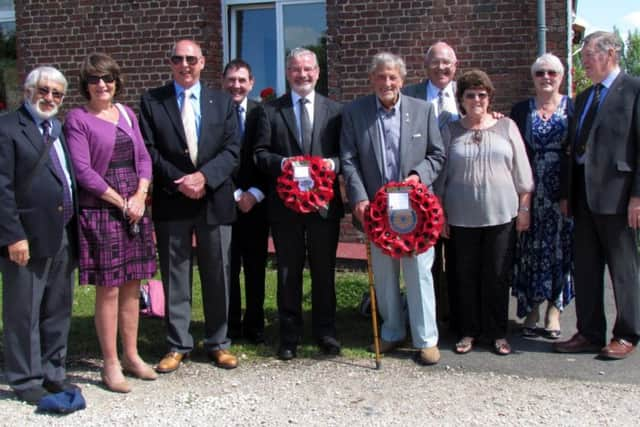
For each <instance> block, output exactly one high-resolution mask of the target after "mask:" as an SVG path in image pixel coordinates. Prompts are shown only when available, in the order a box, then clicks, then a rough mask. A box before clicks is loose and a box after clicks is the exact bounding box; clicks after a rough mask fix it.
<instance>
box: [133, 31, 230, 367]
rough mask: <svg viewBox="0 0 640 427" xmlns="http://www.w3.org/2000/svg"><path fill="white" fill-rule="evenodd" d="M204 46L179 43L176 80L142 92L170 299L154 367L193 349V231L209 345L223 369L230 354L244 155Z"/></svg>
mask: <svg viewBox="0 0 640 427" xmlns="http://www.w3.org/2000/svg"><path fill="white" fill-rule="evenodd" d="M204 62H205V60H204V57H203V56H202V51H201V49H200V46H198V44H197V43H195V42H194V41H192V40H180V41H179V42H177V43H176V44H175V45H174V47H173V49H172V52H171V57H170V65H171V71H172V74H173V81H172V82H171V83H169V84H167V85H165V86H162V87H159V88H155V89H151V90H149V91H148V92H146V93H145V94H144V95H143V96H142V101H141V106H140V113H141V120H140V124H141V129H142V134H143V136H144V138H145V143H146V145H147V148H148V149H149V153H150V154H151V158H152V160H153V198H152V200H153V206H152V208H153V211H152V212H153V219H154V223H155V228H156V234H157V238H158V254H159V256H160V271H161V272H162V281H163V284H164V290H165V298H166V307H167V310H166V313H167V314H166V321H167V332H168V333H167V342H168V344H169V353H167V354H166V355H165V356H164V357H163V359H162V360H161V361H160V363H159V364H158V366H157V367H156V370H157V371H158V372H161V373H166V372H172V371H174V370H176V369H177V368H178V367H179V365H180V362H182V360H183V359H184V358H185V357H187V356H188V355H189V352H190V351H191V350H193V347H194V342H193V337H192V336H191V334H190V333H189V324H190V321H191V286H192V284H191V278H192V268H193V267H192V259H193V258H192V236H193V235H194V233H195V237H196V245H197V247H196V255H197V257H198V267H199V272H200V282H201V285H202V299H203V309H204V317H205V338H204V348H205V350H206V351H207V354H208V356H209V358H210V359H211V360H212V361H213V363H214V364H215V365H216V366H218V367H221V368H225V369H231V368H235V367H236V366H237V363H238V362H237V359H236V357H235V356H234V355H233V354H231V353H230V352H229V350H228V349H229V346H230V344H231V342H230V340H229V338H228V337H227V312H228V302H229V265H230V261H229V248H230V244H231V223H233V221H234V220H235V218H236V208H235V206H234V203H233V180H232V174H233V171H234V170H235V168H236V167H237V166H238V163H239V158H240V138H239V134H238V128H237V120H236V110H235V108H234V107H233V101H232V100H231V97H229V96H228V95H227V94H226V93H223V92H220V91H215V90H212V89H209V88H207V87H205V86H204V85H203V84H201V82H200V72H201V71H202V69H203V68H204Z"/></svg>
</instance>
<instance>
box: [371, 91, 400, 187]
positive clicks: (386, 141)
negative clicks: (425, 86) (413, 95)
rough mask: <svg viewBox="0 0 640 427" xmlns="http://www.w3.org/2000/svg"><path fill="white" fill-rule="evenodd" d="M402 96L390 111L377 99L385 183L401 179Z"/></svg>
mask: <svg viewBox="0 0 640 427" xmlns="http://www.w3.org/2000/svg"><path fill="white" fill-rule="evenodd" d="M401 101H402V95H399V96H398V100H397V101H396V103H395V104H394V105H393V106H392V107H391V108H389V109H387V108H385V107H384V106H383V105H382V103H381V102H380V100H379V99H378V98H377V97H376V123H377V125H378V135H379V136H380V144H381V148H382V150H381V151H382V161H383V165H384V172H385V182H390V181H398V180H399V179H400V121H401V118H402V112H401V108H400V107H401Z"/></svg>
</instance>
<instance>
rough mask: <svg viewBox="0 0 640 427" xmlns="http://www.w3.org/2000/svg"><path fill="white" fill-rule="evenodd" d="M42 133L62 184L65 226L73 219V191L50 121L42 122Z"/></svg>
mask: <svg viewBox="0 0 640 427" xmlns="http://www.w3.org/2000/svg"><path fill="white" fill-rule="evenodd" d="M42 131H43V132H42V135H43V137H44V146H45V149H47V148H49V157H50V158H51V164H52V165H53V170H54V171H55V173H56V175H57V176H58V178H59V179H60V181H61V182H62V188H63V191H62V211H63V212H62V214H63V219H64V224H65V225H66V224H68V223H69V221H70V220H71V218H72V217H73V199H72V198H71V190H70V189H69V185H68V184H67V177H66V176H65V174H64V170H63V169H62V164H61V163H60V159H59V158H58V152H57V151H56V149H55V147H54V146H53V142H54V141H53V140H52V139H51V123H49V120H45V121H43V122H42Z"/></svg>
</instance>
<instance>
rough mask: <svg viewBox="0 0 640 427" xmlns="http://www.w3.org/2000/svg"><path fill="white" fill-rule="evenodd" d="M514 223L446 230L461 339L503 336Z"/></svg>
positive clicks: (507, 310) (504, 333)
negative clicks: (453, 266)
mask: <svg viewBox="0 0 640 427" xmlns="http://www.w3.org/2000/svg"><path fill="white" fill-rule="evenodd" d="M514 224H515V221H511V222H508V223H506V224H501V225H495V226H488V227H457V226H451V227H450V230H451V242H452V244H453V246H454V250H455V254H456V259H455V274H456V285H457V286H458V292H457V293H458V303H459V305H458V315H459V319H458V325H459V327H460V335H461V336H469V337H478V336H480V335H484V336H485V337H486V338H488V339H490V340H495V339H499V338H505V337H506V336H507V328H508V321H509V283H510V279H511V272H512V271H513V270H512V269H513V253H514V245H515V228H514Z"/></svg>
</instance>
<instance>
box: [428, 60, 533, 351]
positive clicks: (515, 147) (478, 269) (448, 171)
mask: <svg viewBox="0 0 640 427" xmlns="http://www.w3.org/2000/svg"><path fill="white" fill-rule="evenodd" d="M493 95H494V88H493V84H492V83H491V80H490V79H489V77H488V76H487V75H486V74H485V73H484V72H482V71H479V70H472V71H468V72H466V73H464V74H463V76H462V78H461V79H459V80H458V88H457V93H456V99H457V101H458V104H459V107H460V111H461V113H462V114H464V116H463V118H462V119H460V120H459V121H456V122H453V123H450V124H449V125H448V126H445V128H444V129H443V137H444V140H445V146H446V147H447V164H446V167H445V171H444V172H443V177H442V182H441V187H440V188H441V196H442V198H443V203H444V209H445V214H446V218H447V225H446V226H445V230H444V232H443V234H444V236H445V237H449V238H450V239H451V243H452V245H453V248H454V253H455V254H456V257H455V259H454V260H453V262H454V265H455V269H454V271H455V275H456V281H455V282H456V286H457V288H458V290H457V294H458V302H459V312H458V316H459V319H458V323H459V325H460V331H461V338H460V340H459V341H458V342H457V343H456V348H455V351H456V352H457V353H460V354H462V353H468V352H469V351H471V349H472V348H473V345H474V343H475V341H476V340H477V339H478V338H479V337H480V336H483V337H484V338H486V339H489V340H490V342H491V343H492V344H493V349H494V351H495V352H496V354H499V355H507V354H509V353H511V347H510V346H509V342H508V341H507V339H506V337H507V324H508V308H509V277H510V272H511V266H512V265H513V263H512V258H513V248H514V243H515V232H516V231H523V230H526V229H528V227H529V207H530V206H529V204H530V194H531V191H532V190H533V178H532V174H531V168H530V166H529V162H528V160H527V154H526V151H525V147H524V143H523V141H522V138H521V136H520V132H519V131H518V128H517V126H516V125H515V123H514V122H513V121H511V119H509V118H506V117H503V118H501V119H495V118H494V117H493V116H492V114H491V112H490V105H491V101H492V100H493Z"/></svg>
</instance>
